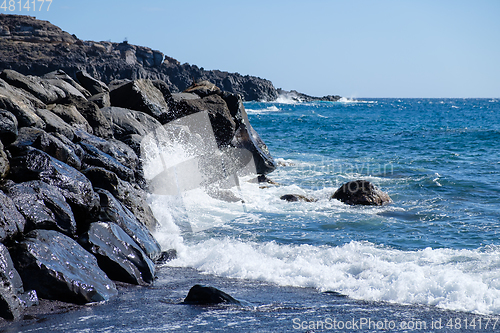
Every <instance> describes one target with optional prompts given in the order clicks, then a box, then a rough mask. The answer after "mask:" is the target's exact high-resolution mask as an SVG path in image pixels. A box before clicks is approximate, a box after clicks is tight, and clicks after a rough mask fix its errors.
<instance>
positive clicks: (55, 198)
mask: <svg viewBox="0 0 500 333" xmlns="http://www.w3.org/2000/svg"><path fill="white" fill-rule="evenodd" d="M3 190H4V192H5V193H6V194H7V195H8V196H9V197H10V198H11V199H12V201H13V202H14V203H15V207H16V208H17V210H18V211H19V212H20V213H21V214H22V215H23V216H24V218H25V219H26V227H25V232H28V231H30V230H34V229H52V230H57V231H59V232H62V233H64V234H66V235H69V236H73V235H74V234H75V233H76V221H75V218H74V216H73V212H72V210H71V207H70V206H69V205H68V203H67V202H66V200H65V198H64V196H63V195H62V194H61V193H60V191H59V189H58V188H57V187H55V186H51V185H48V184H46V183H44V182H41V181H39V180H35V181H30V182H24V183H20V184H15V183H14V182H10V183H8V184H6V185H4V186H3Z"/></svg>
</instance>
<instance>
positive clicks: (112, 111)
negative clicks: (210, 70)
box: [0, 30, 276, 320]
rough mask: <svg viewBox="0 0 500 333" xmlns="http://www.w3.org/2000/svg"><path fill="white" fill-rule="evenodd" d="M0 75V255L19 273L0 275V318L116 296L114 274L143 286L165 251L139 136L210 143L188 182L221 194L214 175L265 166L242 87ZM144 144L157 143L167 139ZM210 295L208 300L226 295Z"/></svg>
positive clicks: (268, 161)
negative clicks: (178, 87) (41, 303)
mask: <svg viewBox="0 0 500 333" xmlns="http://www.w3.org/2000/svg"><path fill="white" fill-rule="evenodd" d="M4 31H5V30H4ZM50 36H52V37H50ZM50 36H49V37H47V38H55V37H54V36H53V35H50ZM67 38H68V39H64V38H63V39H64V40H69V41H71V40H72V38H73V37H67ZM127 52H128V51H127ZM0 78H4V79H0V120H2V121H1V124H0V250H1V251H0V252H1V253H0V264H1V263H2V262H3V264H2V265H3V266H5V267H6V268H4V270H7V271H9V272H10V273H8V272H7V273H8V275H9V277H11V278H12V277H14V278H15V277H16V276H18V277H19V276H20V278H15V281H11V280H7V276H3V275H2V276H1V278H2V281H3V287H2V286H0V316H2V317H4V318H6V319H11V320H12V319H19V318H22V315H23V313H24V311H25V308H26V307H27V306H30V305H31V304H34V303H36V300H37V297H41V298H45V299H54V300H59V301H64V302H73V303H88V302H100V301H105V300H108V299H110V298H112V297H113V296H114V295H116V294H117V290H116V287H115V284H114V282H113V280H115V281H123V282H126V283H132V284H138V285H149V284H151V283H152V282H153V280H154V278H155V262H158V263H159V264H161V263H164V262H166V261H168V260H170V259H172V258H173V257H175V251H174V250H170V251H164V252H162V249H161V247H160V245H159V244H158V242H157V241H156V239H155V238H154V236H153V235H152V233H153V232H154V231H155V230H156V228H157V226H158V221H157V220H156V218H155V216H154V215H153V212H152V210H151V208H150V207H149V205H148V202H147V196H148V191H151V186H150V183H151V181H152V180H151V177H150V175H149V174H146V172H145V171H144V169H143V167H144V166H143V163H144V160H145V158H144V156H142V155H141V154H143V153H144V147H143V146H144V142H143V140H145V138H146V137H148V136H151V135H153V134H154V135H156V134H157V133H160V132H162V133H165V134H166V135H167V136H169V135H170V136H174V137H175V136H176V135H178V136H179V138H178V139H180V138H184V139H187V138H188V137H190V138H191V139H194V140H195V141H193V142H195V143H198V144H202V143H203V142H204V141H205V140H210V141H213V149H215V151H213V152H210V153H208V154H205V155H202V156H200V158H199V163H200V164H199V168H198V169H199V173H200V174H203V175H204V176H206V179H205V181H204V182H201V183H200V184H198V186H206V188H207V193H209V194H210V195H212V196H215V197H217V198H219V199H221V200H227V196H223V195H221V193H225V192H224V191H228V190H225V189H219V188H218V187H217V186H218V183H217V182H218V181H221V180H224V179H226V178H227V177H228V172H229V173H235V172H236V171H237V170H239V168H242V167H244V166H246V165H247V164H248V163H251V162H252V161H253V162H254V164H255V167H254V168H253V169H254V172H257V173H259V174H260V175H261V177H263V175H264V174H266V173H269V172H271V171H273V170H274V168H275V167H276V165H275V163H274V160H273V158H272V157H271V155H270V154H269V150H268V149H267V146H266V145H265V144H264V142H263V141H262V140H261V139H260V137H259V135H258V134H257V132H256V131H255V130H254V129H253V128H252V127H251V125H250V123H249V120H248V117H247V115H246V112H245V108H244V106H243V103H242V98H241V96H239V95H236V94H232V93H228V92H225V91H222V90H220V89H219V88H217V87H216V86H215V85H214V84H212V83H210V82H200V83H198V84H195V85H192V86H191V87H190V88H189V90H188V91H187V92H185V93H177V94H175V93H174V94H172V93H171V92H170V90H169V88H168V86H166V84H165V83H164V82H163V83H162V82H160V81H151V80H148V79H138V80H128V81H126V82H117V83H116V84H113V85H110V86H109V87H108V86H107V85H106V84H105V83H103V82H101V81H99V80H98V79H97V78H93V77H91V76H90V75H88V74H80V75H78V76H77V77H76V78H75V79H73V78H71V77H69V76H68V75H67V74H66V73H65V72H64V71H62V70H60V69H58V70H55V71H53V72H52V73H51V74H49V75H46V76H44V77H38V76H34V75H23V74H21V73H19V72H15V71H13V70H5V71H3V72H0ZM71 91H72V93H68V92H71ZM51 92H54V93H53V94H52V93H51ZM106 94H109V96H110V97H111V98H109V99H108V102H106V103H104V102H102V104H101V107H100V106H99V105H98V104H97V103H96V102H94V101H95V99H94V97H95V96H98V95H101V96H102V95H106ZM42 100H43V101H42ZM105 105H106V106H105ZM125 107H127V108H125ZM1 108H3V109H1ZM196 114H200V115H202V117H201V118H199V119H202V120H203V119H204V121H205V123H203V124H199V123H195V124H192V125H193V126H194V128H193V129H190V128H189V123H186V124H184V125H181V124H180V123H178V122H177V121H182V120H183V118H184V117H189V116H191V115H196ZM170 125H171V126H170ZM169 126H170V127H169ZM199 126H202V127H203V128H207V129H210V130H211V132H210V131H209V132H210V133H209V132H207V133H208V137H207V138H204V137H202V135H201V134H199V133H197V132H196V128H197V127H199ZM191 130H193V131H191ZM169 131H170V132H169ZM154 144H155V145H157V146H158V148H159V149H162V145H166V144H168V142H164V141H161V140H159V141H155V142H154ZM218 169H220V170H218ZM215 194H218V195H215ZM235 200H241V199H239V198H236V199H235ZM10 256H12V260H11V262H12V264H11V263H10V262H9V260H10V259H9V258H10ZM2 257H3V258H7V259H4V260H3V259H1V258H2ZM2 260H3V261H2ZM7 273H6V274H7ZM16 274H17V275H16ZM4 275H5V274H4ZM195 289H196V288H195ZM25 290H28V291H27V292H25ZM195 291H196V290H195ZM202 291H203V290H202ZM198 294H199V293H198ZM217 295H218V296H213V297H212V296H210V297H212V298H213V299H212V300H215V301H217V302H219V301H221V300H222V301H224V302H226V301H227V302H234V299H232V298H231V297H230V296H227V297H226V296H224V294H220V293H219V294H217ZM221 295H222V296H221ZM193 297H195V296H193V295H191V296H190V297H189V298H188V299H187V300H188V302H189V299H190V298H191V299H192V298H193ZM214 297H215V298H214ZM217 297H219V298H220V297H222V298H220V299H216V298H217ZM195 298H196V297H195ZM203 302H204V301H203Z"/></svg>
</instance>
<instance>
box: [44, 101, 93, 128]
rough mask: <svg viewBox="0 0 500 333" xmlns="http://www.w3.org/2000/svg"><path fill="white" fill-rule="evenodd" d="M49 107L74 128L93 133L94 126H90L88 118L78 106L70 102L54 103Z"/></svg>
mask: <svg viewBox="0 0 500 333" xmlns="http://www.w3.org/2000/svg"><path fill="white" fill-rule="evenodd" d="M47 108H48V109H49V110H50V111H52V112H53V113H55V114H56V115H58V116H59V117H61V119H62V120H64V121H65V122H67V123H68V124H70V125H71V126H73V127H74V128H76V129H79V130H83V131H87V132H89V133H93V128H92V126H90V124H89V122H88V121H87V119H85V117H84V116H82V114H81V113H80V112H79V111H78V109H77V108H76V106H74V105H70V104H53V105H49V106H48V107H47Z"/></svg>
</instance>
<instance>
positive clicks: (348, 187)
mask: <svg viewBox="0 0 500 333" xmlns="http://www.w3.org/2000/svg"><path fill="white" fill-rule="evenodd" d="M331 199H337V200H340V201H342V202H343V203H346V204H348V205H366V206H382V205H385V204H388V203H391V202H392V200H391V198H390V197H389V195H388V194H387V193H385V192H382V191H381V190H379V189H378V188H377V187H376V186H375V185H373V184H372V183H370V182H369V181H366V180H356V181H352V182H348V183H345V184H343V185H342V186H341V187H340V188H339V189H338V190H337V191H335V193H334V194H333V195H332V196H331V198H330V200H331Z"/></svg>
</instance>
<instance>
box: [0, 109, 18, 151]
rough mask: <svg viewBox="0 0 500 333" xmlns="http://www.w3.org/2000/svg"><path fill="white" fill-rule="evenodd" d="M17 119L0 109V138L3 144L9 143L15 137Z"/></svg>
mask: <svg viewBox="0 0 500 333" xmlns="http://www.w3.org/2000/svg"><path fill="white" fill-rule="evenodd" d="M17 126H18V123H17V119H16V117H15V116H14V115H13V114H12V113H11V112H9V111H6V110H0V140H1V141H2V142H3V143H4V144H9V143H11V142H13V141H15V140H16V138H17V133H18V130H17Z"/></svg>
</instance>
